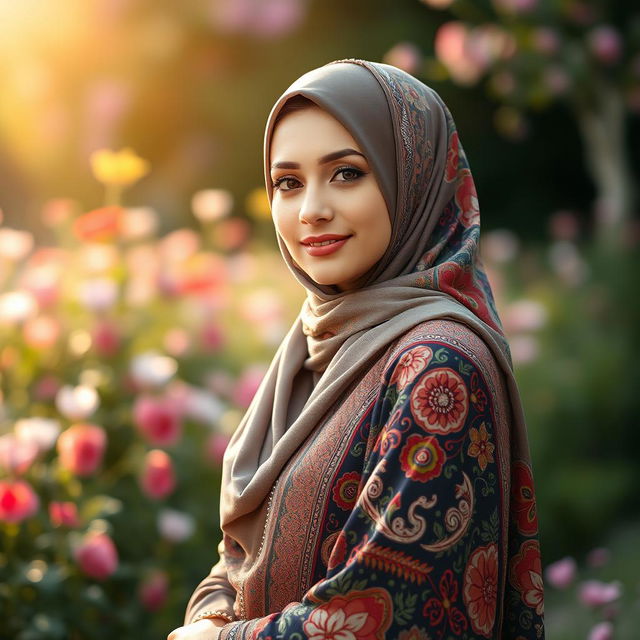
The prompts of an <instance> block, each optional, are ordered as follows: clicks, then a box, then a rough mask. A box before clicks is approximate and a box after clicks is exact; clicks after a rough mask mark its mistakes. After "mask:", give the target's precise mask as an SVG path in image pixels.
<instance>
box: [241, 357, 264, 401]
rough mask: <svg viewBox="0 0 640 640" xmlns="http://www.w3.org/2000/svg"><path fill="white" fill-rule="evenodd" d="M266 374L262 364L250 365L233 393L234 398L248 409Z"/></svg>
mask: <svg viewBox="0 0 640 640" xmlns="http://www.w3.org/2000/svg"><path fill="white" fill-rule="evenodd" d="M264 374H265V369H264V367H262V366H260V365H253V366H249V367H247V368H246V369H245V370H244V371H243V373H242V375H241V376H240V379H239V380H238V383H237V385H236V388H235V390H234V393H233V400H234V402H235V403H236V404H237V405H238V406H239V407H242V408H243V409H246V408H247V407H248V406H249V404H250V403H251V400H253V396H254V395H255V394H256V391H257V390H258V387H259V386H260V383H261V382H262V379H263V378H264Z"/></svg>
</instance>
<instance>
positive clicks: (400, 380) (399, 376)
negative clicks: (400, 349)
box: [389, 346, 433, 389]
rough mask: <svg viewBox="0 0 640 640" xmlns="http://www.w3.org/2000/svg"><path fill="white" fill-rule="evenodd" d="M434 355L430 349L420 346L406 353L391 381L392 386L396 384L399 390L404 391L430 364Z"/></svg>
mask: <svg viewBox="0 0 640 640" xmlns="http://www.w3.org/2000/svg"><path fill="white" fill-rule="evenodd" d="M432 356H433V353H432V351H431V349H429V347H424V346H418V347H414V348H413V349H409V350H408V351H405V352H404V353H403V354H402V356H401V357H400V360H399V361H398V364H397V365H396V367H395V369H394V370H393V375H392V376H391V379H390V380H389V383H390V384H395V385H396V386H397V387H398V389H404V387H406V386H407V385H408V384H410V383H411V382H413V380H414V379H415V377H416V376H417V375H418V374H419V373H420V372H421V371H422V370H423V369H425V368H426V366H427V365H428V364H429V362H430V360H431V358H432Z"/></svg>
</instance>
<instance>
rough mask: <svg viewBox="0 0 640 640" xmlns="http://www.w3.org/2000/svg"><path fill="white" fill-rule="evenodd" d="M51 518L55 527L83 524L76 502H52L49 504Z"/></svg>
mask: <svg viewBox="0 0 640 640" xmlns="http://www.w3.org/2000/svg"><path fill="white" fill-rule="evenodd" d="M49 519H50V520H51V524H52V525H53V526H54V527H61V526H63V527H79V526H80V525H81V524H82V523H81V522H80V518H79V517H78V507H77V505H76V503H75V502H56V501H54V502H51V503H50V504H49Z"/></svg>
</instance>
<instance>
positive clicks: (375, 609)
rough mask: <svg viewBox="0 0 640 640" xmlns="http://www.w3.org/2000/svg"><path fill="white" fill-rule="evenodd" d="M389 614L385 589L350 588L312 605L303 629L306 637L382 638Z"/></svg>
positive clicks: (317, 639) (321, 639)
mask: <svg viewBox="0 0 640 640" xmlns="http://www.w3.org/2000/svg"><path fill="white" fill-rule="evenodd" d="M391 615H392V604H391V598H390V596H389V593H388V592H387V591H386V590H385V589H377V588H372V589H367V590H366V591H353V592H351V593H350V594H348V595H347V596H344V597H343V596H336V597H334V598H332V599H331V600H330V601H329V602H327V604H323V605H321V606H319V607H318V608H316V609H315V610H314V611H313V612H312V613H311V615H310V616H309V619H308V620H307V621H306V622H305V623H304V625H303V629H304V632H305V633H306V634H307V637H308V638H309V640H384V638H385V632H386V630H387V629H388V628H389V625H390V623H391Z"/></svg>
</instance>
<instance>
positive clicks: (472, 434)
mask: <svg viewBox="0 0 640 640" xmlns="http://www.w3.org/2000/svg"><path fill="white" fill-rule="evenodd" d="M469 438H470V439H471V444H470V445H469V449H468V450H467V453H468V454H469V455H470V456H471V457H472V458H478V464H479V465H480V470H481V471H484V470H485V468H486V466H487V464H489V462H493V451H494V449H495V447H494V446H493V444H491V442H489V433H488V432H487V427H486V425H485V423H484V422H483V423H482V424H481V425H480V429H479V430H478V429H475V428H471V429H470V430H469Z"/></svg>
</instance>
